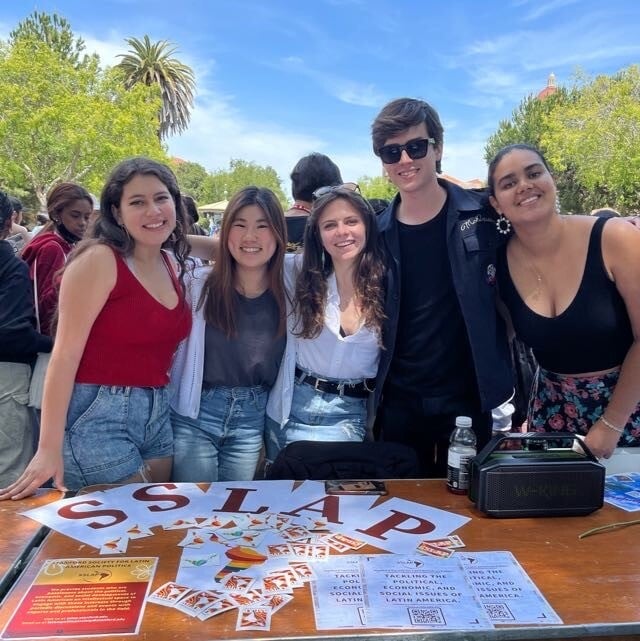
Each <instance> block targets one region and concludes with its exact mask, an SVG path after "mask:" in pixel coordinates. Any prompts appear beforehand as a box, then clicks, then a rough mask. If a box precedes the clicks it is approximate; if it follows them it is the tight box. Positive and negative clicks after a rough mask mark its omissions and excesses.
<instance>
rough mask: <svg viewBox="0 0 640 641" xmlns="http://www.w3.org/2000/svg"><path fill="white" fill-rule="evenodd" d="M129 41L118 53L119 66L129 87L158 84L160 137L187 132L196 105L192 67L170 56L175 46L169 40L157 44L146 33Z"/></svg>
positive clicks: (128, 39) (126, 85) (127, 40)
mask: <svg viewBox="0 0 640 641" xmlns="http://www.w3.org/2000/svg"><path fill="white" fill-rule="evenodd" d="M126 42H127V44H128V45H129V46H130V47H131V49H130V50H129V52H128V53H126V54H119V55H118V57H119V58H122V61H121V62H120V63H118V65H117V67H118V68H119V69H121V70H122V72H123V73H124V78H125V80H124V83H125V87H127V89H130V88H131V87H133V86H134V85H136V84H138V83H144V84H145V85H147V86H151V85H154V84H157V85H158V86H159V87H160V91H161V95H162V107H161V109H160V127H159V130H158V136H159V138H160V139H162V138H165V137H166V136H167V135H168V134H177V133H180V132H182V131H184V130H185V129H186V128H187V126H188V125H189V119H190V117H191V114H190V110H191V108H192V107H193V93H194V90H195V76H194V74H193V70H192V69H191V67H189V66H187V65H185V64H183V63H182V62H180V61H179V60H178V59H176V58H172V57H171V56H172V55H173V54H174V53H175V51H176V47H174V46H173V44H172V43H170V42H169V41H168V40H159V41H158V42H155V43H154V42H151V40H150V39H149V36H145V37H144V38H143V39H142V40H138V39H137V38H127V39H126Z"/></svg>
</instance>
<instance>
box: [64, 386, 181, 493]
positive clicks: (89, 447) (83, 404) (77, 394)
mask: <svg viewBox="0 0 640 641" xmlns="http://www.w3.org/2000/svg"><path fill="white" fill-rule="evenodd" d="M62 452H63V458H64V482H65V485H66V486H67V488H68V489H70V490H79V489H80V488H82V487H85V486H87V485H94V484H96V483H120V482H121V481H124V480H126V479H129V478H131V477H132V476H134V475H135V474H137V473H139V472H140V471H141V470H144V462H145V461H147V460H150V459H158V458H168V457H171V455H172V454H173V435H172V433H171V423H170V422H169V396H168V394H167V390H166V388H164V387H157V388H155V387H154V388H151V387H116V386H109V385H87V384H83V383H76V384H75V386H74V388H73V393H72V395H71V401H70V403H69V410H68V411H67V427H66V429H65V433H64V444H63V451H62Z"/></svg>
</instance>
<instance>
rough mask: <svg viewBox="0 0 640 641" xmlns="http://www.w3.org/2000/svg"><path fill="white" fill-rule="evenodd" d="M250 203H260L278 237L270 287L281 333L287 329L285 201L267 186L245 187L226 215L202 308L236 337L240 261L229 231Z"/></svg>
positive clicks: (213, 322) (207, 316) (270, 268)
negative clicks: (237, 270) (277, 312)
mask: <svg viewBox="0 0 640 641" xmlns="http://www.w3.org/2000/svg"><path fill="white" fill-rule="evenodd" d="M250 205H256V206H258V207H259V208H260V209H261V210H262V211H263V212H264V215H265V217H266V219H267V220H268V222H269V226H270V228H271V231H272V233H273V235H274V237H275V241H276V249H275V251H274V252H273V256H271V258H270V259H269V262H268V263H267V275H268V279H269V289H270V290H271V293H272V294H273V296H274V298H275V299H276V303H277V304H278V310H279V313H280V322H279V324H278V335H282V334H284V332H285V329H286V322H285V320H286V306H285V294H284V285H283V276H282V272H283V265H284V255H285V252H286V248H287V228H286V224H285V219H284V212H283V211H282V205H281V204H280V202H279V201H278V199H277V198H276V195H275V194H274V193H273V192H272V191H271V190H270V189H267V188H265V187H254V186H251V187H245V188H244V189H241V190H240V191H238V192H237V193H236V194H234V196H233V197H232V198H231V200H230V201H229V204H228V205H227V208H226V210H225V212H224V216H223V217H222V227H221V229H220V250H219V252H218V256H217V258H216V262H215V266H214V268H213V269H212V270H211V273H210V274H209V276H208V277H207V281H206V283H205V286H204V288H203V289H202V295H201V296H200V300H199V301H198V309H200V308H202V309H203V310H204V317H205V319H206V321H207V323H209V324H210V325H213V326H214V327H217V328H218V329H220V330H221V331H222V332H224V333H225V334H226V336H227V337H228V338H232V337H233V336H235V333H236V322H235V318H236V317H235V313H236V301H237V294H236V288H235V285H236V282H235V274H236V267H235V265H236V262H235V259H234V258H233V256H232V255H231V252H230V251H229V233H230V231H231V228H232V226H233V223H234V222H235V219H236V217H237V216H238V214H239V213H240V211H241V210H242V209H244V208H245V207H248V206H250Z"/></svg>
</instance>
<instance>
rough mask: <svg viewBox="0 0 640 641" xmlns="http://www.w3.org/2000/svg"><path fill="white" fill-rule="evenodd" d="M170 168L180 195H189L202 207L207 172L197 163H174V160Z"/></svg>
mask: <svg viewBox="0 0 640 641" xmlns="http://www.w3.org/2000/svg"><path fill="white" fill-rule="evenodd" d="M171 167H172V169H173V172H174V173H175V175H176V178H177V179H178V184H179V185H180V190H181V191H182V193H184V194H189V196H191V197H193V198H194V199H195V201H196V202H197V203H198V204H199V205H204V204H205V202H204V193H205V192H204V189H205V183H206V180H207V178H208V176H209V174H208V172H207V170H206V169H205V168H204V167H203V166H202V165H199V164H198V163H197V162H187V161H176V159H173V160H172V161H171ZM207 202H210V201H207Z"/></svg>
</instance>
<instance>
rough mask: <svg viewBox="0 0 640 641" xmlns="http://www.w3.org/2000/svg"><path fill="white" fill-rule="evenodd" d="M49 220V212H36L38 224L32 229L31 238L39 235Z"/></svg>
mask: <svg viewBox="0 0 640 641" xmlns="http://www.w3.org/2000/svg"><path fill="white" fill-rule="evenodd" d="M48 222H49V216H47V214H43V213H39V214H36V224H35V226H34V228H33V229H32V230H31V238H34V237H35V236H37V235H38V234H39V233H40V232H41V231H42V230H43V229H44V227H45V225H46V224H47V223H48Z"/></svg>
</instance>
